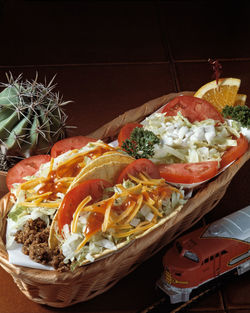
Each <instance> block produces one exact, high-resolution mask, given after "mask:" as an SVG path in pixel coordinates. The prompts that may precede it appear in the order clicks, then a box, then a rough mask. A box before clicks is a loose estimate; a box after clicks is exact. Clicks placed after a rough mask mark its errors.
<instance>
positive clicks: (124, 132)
mask: <svg viewBox="0 0 250 313" xmlns="http://www.w3.org/2000/svg"><path fill="white" fill-rule="evenodd" d="M136 127H142V124H140V123H128V124H126V125H124V126H123V127H122V128H121V130H120V132H119V135H118V144H119V146H120V147H121V146H122V144H123V142H124V141H125V140H126V139H129V138H130V135H131V133H132V131H133V130H134V129H135V128H136Z"/></svg>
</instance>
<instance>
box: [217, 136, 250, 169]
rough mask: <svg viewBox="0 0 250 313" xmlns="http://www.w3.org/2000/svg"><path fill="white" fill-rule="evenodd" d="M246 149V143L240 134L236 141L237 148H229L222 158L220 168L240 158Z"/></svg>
mask: <svg viewBox="0 0 250 313" xmlns="http://www.w3.org/2000/svg"><path fill="white" fill-rule="evenodd" d="M247 149H248V141H247V139H246V137H245V136H243V135H242V134H241V135H240V137H239V138H238V139H237V146H235V147H230V148H229V149H228V150H227V151H226V152H225V153H224V154H223V156H222V158H221V162H220V167H221V168H223V167H225V166H226V165H228V164H230V163H231V162H233V161H234V160H236V159H238V158H239V157H241V156H242V155H243V154H244V153H245V152H246V151H247Z"/></svg>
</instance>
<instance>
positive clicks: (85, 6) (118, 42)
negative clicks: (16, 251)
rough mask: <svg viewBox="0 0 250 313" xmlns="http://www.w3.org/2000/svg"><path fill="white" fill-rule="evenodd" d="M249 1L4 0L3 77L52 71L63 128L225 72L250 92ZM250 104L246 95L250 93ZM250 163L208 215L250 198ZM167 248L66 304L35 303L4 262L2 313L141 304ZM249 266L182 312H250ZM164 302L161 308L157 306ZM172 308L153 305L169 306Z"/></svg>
mask: <svg viewBox="0 0 250 313" xmlns="http://www.w3.org/2000/svg"><path fill="white" fill-rule="evenodd" d="M249 8H250V4H249V2H247V1H237V3H235V2H234V3H231V2H230V1H227V2H225V1H219V2H214V1H157V0H155V1H80V0H78V1H74V0H73V1H70V0H68V1H60V0H54V1H35V0H33V1H32V0H30V1H29V0H27V1H25V0H19V1H13V0H10V1H8V0H5V1H4V0H2V1H1V0H0V26H1V49H0V56H1V58H0V81H1V82H6V78H5V73H6V72H9V71H11V72H12V73H13V74H14V75H18V74H20V73H23V77H24V78H28V79H32V78H34V77H35V73H36V71H37V72H38V74H39V78H40V80H41V81H43V80H44V77H45V76H46V78H47V80H48V79H51V78H52V77H53V76H54V74H57V76H56V80H55V81H56V83H57V89H58V90H59V91H60V93H61V94H62V95H63V98H64V100H72V101H73V102H72V103H71V104H69V105H67V106H66V107H65V109H66V112H67V114H68V116H69V118H68V125H74V126H77V128H72V129H71V130H70V133H69V135H70V136H74V135H79V134H82V135H86V134H88V133H90V132H92V131H94V130H95V129H97V128H98V127H100V126H101V125H103V124H104V123H106V122H108V121H110V120H111V119H113V118H115V117H117V116H118V115H119V114H122V113H123V112H125V111H126V110H129V109H132V108H135V107H137V106H139V105H141V104H143V103H145V102H147V101H148V100H150V99H153V98H157V97H159V96H161V95H164V94H168V93H171V92H178V91H184V90H197V89H198V88H199V87H200V86H201V85H203V84H204V83H206V82H208V81H211V80H213V78H212V74H213V73H212V70H211V66H210V65H209V63H208V61H207V60H208V59H209V58H212V59H219V60H220V62H221V64H222V68H223V72H222V77H237V78H240V79H241V87H240V92H241V93H244V94H246V95H248V96H250V41H249V35H250V22H249V16H248V15H249V13H248V12H249ZM248 103H249V101H248ZM249 170H250V163H249V162H247V163H246V164H245V165H244V166H243V167H242V168H241V170H240V171H239V172H238V173H237V175H236V176H235V177H234V178H233V180H232V182H231V184H230V186H229V187H228V189H227V192H226V194H225V196H224V197H223V199H222V200H221V201H220V203H219V204H218V205H217V206H216V208H214V209H213V210H212V211H211V212H210V213H209V214H208V215H207V216H206V217H205V221H206V222H211V221H213V220H215V219H217V218H219V217H222V216H224V215H226V214H228V213H230V212H233V211H235V210H237V209H241V208H243V207H244V206H246V205H249V204H250V188H249V186H250V177H249ZM164 251H165V250H164V249H163V250H162V251H160V252H159V253H158V254H156V255H155V256H154V257H152V258H151V259H149V260H148V261H146V262H145V263H144V264H142V265H141V266H139V267H138V268H137V269H136V270H135V271H134V272H133V273H131V274H129V275H128V276H127V277H125V278H124V279H122V280H121V281H120V282H119V283H118V284H117V285H115V286H114V287H113V288H111V289H110V290H109V291H107V292H106V293H104V294H102V295H100V296H98V297H96V298H94V299H92V300H90V301H87V302H85V303H79V304H76V305H74V306H73V307H70V308H63V309H56V308H51V307H47V306H43V305H39V304H37V303H34V302H32V301H30V300H29V299H27V298H26V296H24V295H23V294H22V292H21V291H20V290H19V289H18V287H17V286H16V284H15V283H14V281H13V280H12V278H11V277H10V275H9V274H7V273H6V272H5V271H4V270H3V269H2V268H0V281H1V289H0V290H1V292H0V313H45V312H46V313H48V312H63V313H64V312H103V313H107V312H117V313H134V312H142V311H143V310H145V309H146V308H148V307H150V306H153V305H154V304H155V303H156V302H157V301H158V300H159V299H160V298H161V297H162V294H160V293H159V291H158V290H156V288H155V282H156V280H157V278H159V276H160V274H161V272H162V264H161V260H162V256H163V254H164ZM249 293H250V273H246V274H244V275H242V276H241V277H239V278H238V279H231V280H228V281H226V282H225V283H224V284H222V286H221V287H218V288H217V289H216V290H214V291H212V292H210V293H209V294H207V295H204V296H203V297H202V298H200V299H198V300H197V301H196V302H194V303H192V304H191V305H189V306H188V308H187V309H186V312H207V313H209V312H219V313H222V312H227V313H238V312H241V313H246V312H250V298H249ZM161 310H162V311H161ZM170 310H171V307H170V306H168V305H167V304H165V306H164V308H159V307H158V308H157V309H155V310H154V312H169V311H170Z"/></svg>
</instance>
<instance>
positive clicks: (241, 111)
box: [222, 105, 250, 128]
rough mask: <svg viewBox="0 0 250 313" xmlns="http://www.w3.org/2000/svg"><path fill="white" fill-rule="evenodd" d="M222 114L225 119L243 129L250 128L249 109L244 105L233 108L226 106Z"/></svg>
mask: <svg viewBox="0 0 250 313" xmlns="http://www.w3.org/2000/svg"><path fill="white" fill-rule="evenodd" d="M222 114H223V116H224V117H226V118H231V119H233V120H235V121H237V122H239V123H241V125H242V126H243V127H248V128H250V108H249V107H248V106H246V105H236V106H235V107H233V106H229V105H226V106H225V107H224V108H223V110H222Z"/></svg>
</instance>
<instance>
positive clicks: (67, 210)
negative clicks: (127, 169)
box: [57, 179, 111, 233]
mask: <svg viewBox="0 0 250 313" xmlns="http://www.w3.org/2000/svg"><path fill="white" fill-rule="evenodd" d="M107 187H111V184H110V183H109V182H107V181H106V180H104V179H90V180H86V181H84V182H82V183H81V184H79V185H78V186H76V187H75V188H73V189H71V190H70V191H69V192H68V193H66V195H65V197H64V198H63V201H62V204H61V206H60V208H59V210H58V215H57V221H58V228H59V231H60V233H61V231H62V229H63V226H64V225H65V224H68V225H70V223H71V221H72V219H73V214H74V212H75V210H76V209H77V206H78V205H79V204H80V202H81V201H82V200H83V199H84V198H86V197H87V196H88V195H90V196H91V197H92V200H91V201H90V202H89V203H88V204H92V203H94V202H97V201H99V200H101V199H102V195H103V190H104V189H105V188H107Z"/></svg>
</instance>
